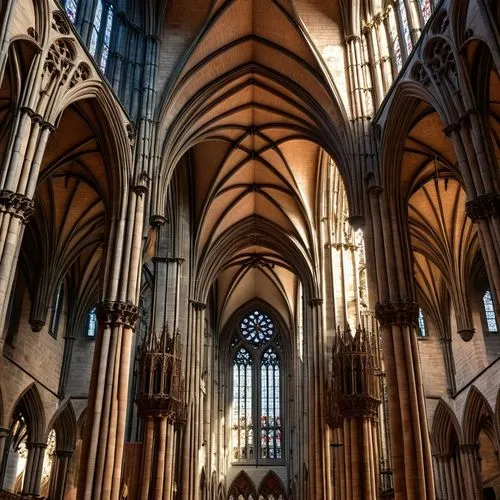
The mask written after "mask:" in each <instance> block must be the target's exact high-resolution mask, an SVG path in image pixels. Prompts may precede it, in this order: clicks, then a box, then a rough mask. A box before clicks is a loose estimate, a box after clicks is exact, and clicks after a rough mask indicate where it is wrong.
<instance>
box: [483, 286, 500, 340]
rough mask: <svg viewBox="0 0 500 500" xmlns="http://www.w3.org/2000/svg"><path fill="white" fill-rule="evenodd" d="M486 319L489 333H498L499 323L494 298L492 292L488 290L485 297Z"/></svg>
mask: <svg viewBox="0 0 500 500" xmlns="http://www.w3.org/2000/svg"><path fill="white" fill-rule="evenodd" d="M483 306H484V317H485V320H486V328H487V329H488V332H489V333H498V323H497V317H496V314H495V306H494V305H493V297H492V295H491V291H490V290H486V292H484V295H483Z"/></svg>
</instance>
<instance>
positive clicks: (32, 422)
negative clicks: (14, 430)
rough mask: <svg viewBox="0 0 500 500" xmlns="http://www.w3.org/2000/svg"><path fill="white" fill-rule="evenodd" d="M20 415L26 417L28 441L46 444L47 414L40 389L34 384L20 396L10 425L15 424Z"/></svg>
mask: <svg viewBox="0 0 500 500" xmlns="http://www.w3.org/2000/svg"><path fill="white" fill-rule="evenodd" d="M18 414H22V416H23V417H24V420H25V423H26V428H27V432H28V441H30V442H32V443H44V437H45V434H44V433H45V412H44V408H43V403H42V399H41V397H40V393H39V391H38V388H37V386H36V384H35V382H33V383H32V384H31V385H29V386H28V387H27V388H26V389H25V390H24V392H23V393H22V394H21V395H20V396H19V398H18V400H17V402H16V404H15V405H14V409H13V410H12V414H11V417H10V425H11V426H12V425H13V424H14V423H15V419H16V418H17V416H18Z"/></svg>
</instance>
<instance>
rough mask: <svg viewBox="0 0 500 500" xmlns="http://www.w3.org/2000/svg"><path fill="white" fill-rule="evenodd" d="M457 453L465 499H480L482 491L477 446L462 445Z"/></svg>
mask: <svg viewBox="0 0 500 500" xmlns="http://www.w3.org/2000/svg"><path fill="white" fill-rule="evenodd" d="M459 452H460V462H461V464H462V472H463V476H464V483H465V488H466V490H467V498H470V499H472V498H474V499H475V498H481V497H482V495H483V491H482V485H481V468H480V465H479V446H478V445H475V444H474V445H471V444H462V445H460V446H459Z"/></svg>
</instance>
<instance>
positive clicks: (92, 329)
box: [86, 306, 97, 339]
mask: <svg viewBox="0 0 500 500" xmlns="http://www.w3.org/2000/svg"><path fill="white" fill-rule="evenodd" d="M86 334H87V337H88V338H91V339H93V338H95V336H96V334H97V310H96V308H95V306H94V307H93V308H92V309H91V310H90V311H89V312H88V314H87V325H86Z"/></svg>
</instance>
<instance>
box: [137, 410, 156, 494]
mask: <svg viewBox="0 0 500 500" xmlns="http://www.w3.org/2000/svg"><path fill="white" fill-rule="evenodd" d="M153 433H154V420H153V417H152V416H151V415H148V416H147V417H146V424H145V430H144V443H143V449H142V474H141V490H140V497H139V498H140V500H148V497H149V484H150V482H151V463H152V460H153V444H154V442H153Z"/></svg>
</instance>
